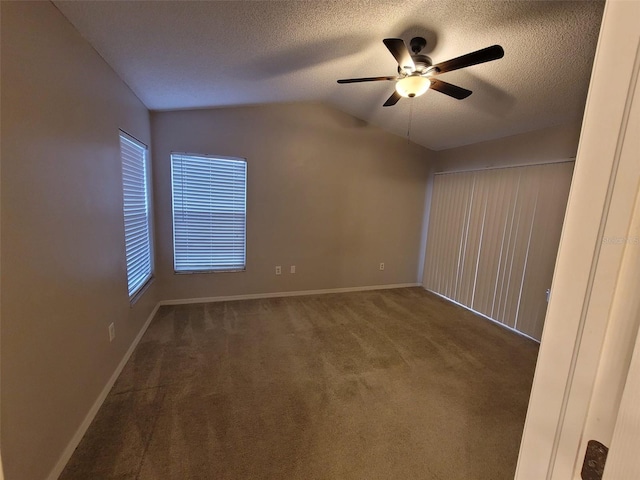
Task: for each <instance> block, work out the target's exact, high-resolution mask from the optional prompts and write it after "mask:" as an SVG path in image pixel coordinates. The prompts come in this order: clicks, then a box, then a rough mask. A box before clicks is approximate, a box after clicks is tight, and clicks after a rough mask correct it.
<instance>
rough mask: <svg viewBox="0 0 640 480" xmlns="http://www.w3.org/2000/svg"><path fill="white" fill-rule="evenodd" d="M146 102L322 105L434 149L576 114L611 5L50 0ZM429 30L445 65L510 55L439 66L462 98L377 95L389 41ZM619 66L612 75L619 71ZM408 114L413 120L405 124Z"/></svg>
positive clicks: (388, 61)
mask: <svg viewBox="0 0 640 480" xmlns="http://www.w3.org/2000/svg"><path fill="white" fill-rule="evenodd" d="M54 3H55V5H56V6H57V7H58V8H59V9H60V11H61V12H62V13H63V14H64V15H65V16H66V17H67V18H68V19H69V20H70V21H71V23H72V24H73V25H74V26H75V27H76V28H77V29H78V30H79V31H80V33H81V34H82V35H83V36H84V37H85V38H86V39H87V40H88V41H89V42H90V43H91V44H92V45H93V47H94V48H95V49H96V50H97V51H98V52H99V53H100V54H101V55H102V56H103V57H104V59H105V60H106V61H107V62H108V63H109V64H110V65H111V66H112V67H113V69H114V70H115V71H116V72H117V73H118V74H119V75H120V77H121V78H122V79H123V80H124V81H125V82H126V83H127V84H128V85H129V86H130V87H131V88H132V89H133V91H134V92H135V93H136V94H137V95H138V97H139V98H140V99H141V100H142V101H143V102H144V103H145V105H146V106H147V107H148V108H149V109H151V110H169V109H187V108H203V107H219V106H229V105H246V104H264V103H273V102H297V101H316V102H324V103H328V104H330V105H333V106H334V107H336V108H338V109H340V110H342V111H345V112H347V113H350V114H352V115H354V116H356V117H358V118H360V119H363V120H366V121H367V122H369V123H371V124H374V125H377V126H379V127H382V128H384V129H386V130H388V131H391V132H393V133H396V134H398V135H403V136H406V135H407V131H408V129H409V125H410V138H411V140H412V141H414V142H416V143H419V144H421V145H424V146H426V147H428V148H431V149H434V150H440V149H444V148H449V147H454V146H459V145H465V144H469V143H475V142H478V141H482V140H488V139H492V138H499V137H503V136H506V135H512V134H516V133H521V132H525V131H530V130H535V129H538V128H543V127H546V126H550V125H558V124H563V123H567V122H572V121H576V120H579V119H580V118H581V115H582V111H583V107H584V101H585V98H586V94H587V88H588V83H589V77H590V73H591V65H592V62H593V57H594V53H595V47H596V42H597V37H598V32H599V29H600V20H601V16H602V10H603V6H604V4H603V2H592V1H574V2H556V1H541V2H533V1H523V0H517V1H509V2H503V1H473V0H463V1H457V0H422V1H415V0H414V1H411V0H409V1H388V0H387V1H385V0H380V1H378V0H361V1H312V0H307V1H305V0H298V1H285V2H279V1H257V2H254V1H251V2H250V1H228V2H227V1H205V2H190V1H180V2H175V1H164V2H145V1H117V2H111V1H104V2H96V1H55V2H54ZM416 35H419V36H423V37H425V38H427V40H428V44H427V47H426V49H425V50H424V51H423V53H426V54H427V55H429V56H430V57H431V58H432V59H433V61H434V63H439V62H442V61H444V60H448V59H450V58H454V57H457V56H460V55H463V54H465V53H469V52H471V51H475V50H478V49H481V48H484V47H487V46H490V45H494V44H500V45H502V47H503V48H504V50H505V56H504V58H503V59H500V60H497V61H493V62H490V63H486V64H482V65H476V66H472V67H469V68H466V69H464V70H458V71H454V72H449V73H445V74H442V76H440V77H438V78H439V79H441V80H444V81H446V82H449V83H454V84H456V85H459V86H461V87H464V88H467V89H469V90H472V91H473V92H474V93H473V95H471V96H470V97H469V98H467V99H465V100H461V101H459V100H454V99H452V98H450V97H447V96H445V95H443V94H441V93H438V92H435V91H428V92H427V93H426V94H425V95H423V96H422V97H419V98H414V99H402V100H401V101H400V102H399V103H398V104H397V105H396V106H394V107H386V108H383V107H382V104H383V103H384V101H385V100H386V99H387V97H389V95H390V94H391V93H392V92H393V83H392V82H375V83H358V84H347V85H338V84H337V83H336V80H337V79H339V78H351V77H366V76H381V75H394V74H395V73H396V67H397V65H396V63H395V60H394V58H393V57H392V56H391V54H390V53H389V52H388V51H387V49H386V48H385V46H384V45H383V43H382V39H383V38H388V37H400V38H403V39H404V40H405V42H407V43H408V41H409V40H410V38H411V37H413V36H416ZM612 74H615V73H613V72H612ZM410 119H411V121H410Z"/></svg>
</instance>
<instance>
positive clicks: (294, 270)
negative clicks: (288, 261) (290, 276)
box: [289, 265, 296, 273]
mask: <svg viewBox="0 0 640 480" xmlns="http://www.w3.org/2000/svg"><path fill="white" fill-rule="evenodd" d="M289 272H291V273H296V266H295V265H291V268H289Z"/></svg>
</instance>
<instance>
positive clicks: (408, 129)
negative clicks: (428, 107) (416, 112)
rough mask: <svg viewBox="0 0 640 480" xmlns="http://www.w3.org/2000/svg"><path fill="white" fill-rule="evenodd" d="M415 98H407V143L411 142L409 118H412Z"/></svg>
mask: <svg viewBox="0 0 640 480" xmlns="http://www.w3.org/2000/svg"><path fill="white" fill-rule="evenodd" d="M414 101H415V98H410V99H409V125H407V143H411V119H412V118H413V102H414Z"/></svg>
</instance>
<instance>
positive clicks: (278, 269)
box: [276, 265, 282, 275]
mask: <svg viewBox="0 0 640 480" xmlns="http://www.w3.org/2000/svg"><path fill="white" fill-rule="evenodd" d="M280 274H282V267H281V266H280V265H276V275H280Z"/></svg>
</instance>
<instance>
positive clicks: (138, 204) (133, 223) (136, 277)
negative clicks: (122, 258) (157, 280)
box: [120, 133, 152, 298]
mask: <svg viewBox="0 0 640 480" xmlns="http://www.w3.org/2000/svg"><path fill="white" fill-rule="evenodd" d="M120 157H121V159H122V190H123V200H124V202H123V204H124V233H125V249H126V256H127V283H128V289H129V298H132V297H133V296H134V295H135V294H136V293H137V292H138V291H139V290H140V289H141V288H142V287H143V286H144V284H145V283H147V281H148V280H149V279H150V278H151V275H152V261H151V228H150V225H149V187H148V175H147V147H146V146H145V145H143V144H142V143H140V142H138V141H137V140H135V139H134V138H132V137H130V136H129V135H127V134H125V133H120Z"/></svg>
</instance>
